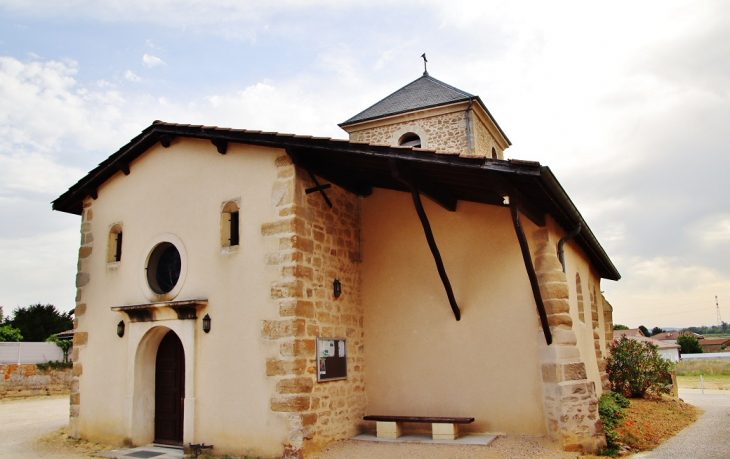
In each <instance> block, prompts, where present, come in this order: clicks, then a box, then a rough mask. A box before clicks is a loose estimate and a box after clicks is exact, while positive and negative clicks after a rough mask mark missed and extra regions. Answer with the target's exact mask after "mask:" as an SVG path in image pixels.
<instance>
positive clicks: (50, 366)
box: [35, 361, 73, 371]
mask: <svg viewBox="0 0 730 459" xmlns="http://www.w3.org/2000/svg"><path fill="white" fill-rule="evenodd" d="M35 366H36V367H38V369H39V370H41V371H46V370H58V369H61V368H71V367H73V363H71V362H59V361H55V362H48V363H36V364H35Z"/></svg>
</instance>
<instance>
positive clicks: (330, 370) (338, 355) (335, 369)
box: [317, 338, 347, 382]
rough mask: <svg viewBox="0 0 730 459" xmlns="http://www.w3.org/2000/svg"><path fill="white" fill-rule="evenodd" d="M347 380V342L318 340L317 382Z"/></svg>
mask: <svg viewBox="0 0 730 459" xmlns="http://www.w3.org/2000/svg"><path fill="white" fill-rule="evenodd" d="M337 379H347V340H346V339H345V338H317V382H322V381H334V380H337Z"/></svg>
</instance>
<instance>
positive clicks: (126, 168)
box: [117, 163, 129, 175]
mask: <svg viewBox="0 0 730 459" xmlns="http://www.w3.org/2000/svg"><path fill="white" fill-rule="evenodd" d="M117 168H118V169H119V170H120V171H122V173H123V174H124V175H129V163H119V164H118V165H117Z"/></svg>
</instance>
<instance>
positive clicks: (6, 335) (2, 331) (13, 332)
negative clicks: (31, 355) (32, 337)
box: [0, 325, 23, 343]
mask: <svg viewBox="0 0 730 459" xmlns="http://www.w3.org/2000/svg"><path fill="white" fill-rule="evenodd" d="M22 339H23V335H21V334H20V330H18V329H17V328H13V326H12V325H3V326H2V327H0V343H7V342H11V341H21V340H22Z"/></svg>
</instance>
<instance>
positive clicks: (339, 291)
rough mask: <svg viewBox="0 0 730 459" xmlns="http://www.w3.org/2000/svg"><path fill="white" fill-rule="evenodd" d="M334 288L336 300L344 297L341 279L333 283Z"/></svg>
mask: <svg viewBox="0 0 730 459" xmlns="http://www.w3.org/2000/svg"><path fill="white" fill-rule="evenodd" d="M332 287H333V288H334V291H333V293H334V295H335V298H339V297H340V295H342V284H341V283H340V281H339V279H335V281H334V282H333V283H332Z"/></svg>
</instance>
